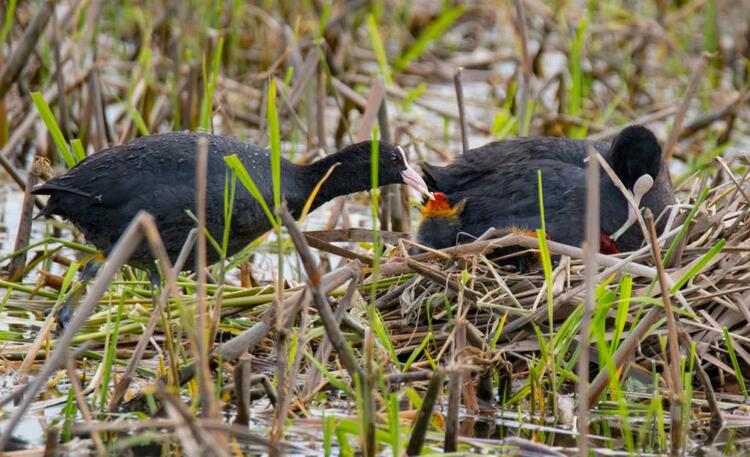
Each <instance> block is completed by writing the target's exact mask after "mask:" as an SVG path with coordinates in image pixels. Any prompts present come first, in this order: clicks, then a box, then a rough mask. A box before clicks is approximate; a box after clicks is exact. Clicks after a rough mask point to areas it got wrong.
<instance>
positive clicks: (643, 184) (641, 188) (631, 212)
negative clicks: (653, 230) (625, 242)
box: [610, 174, 654, 240]
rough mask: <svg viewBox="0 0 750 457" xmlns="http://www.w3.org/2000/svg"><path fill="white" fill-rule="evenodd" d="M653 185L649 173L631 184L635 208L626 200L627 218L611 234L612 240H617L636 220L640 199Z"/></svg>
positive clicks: (652, 179)
mask: <svg viewBox="0 0 750 457" xmlns="http://www.w3.org/2000/svg"><path fill="white" fill-rule="evenodd" d="M652 187H654V178H652V177H651V175H649V174H645V175H642V176H641V177H640V178H638V180H637V181H636V182H635V184H634V185H633V200H635V204H636V206H637V207H636V208H633V205H631V204H630V202H628V220H627V221H625V223H624V224H623V225H622V227H620V228H619V230H617V231H616V232H615V233H614V234H613V235H611V236H610V238H612V239H613V240H617V239H618V238H619V237H620V236H622V234H623V233H625V232H626V231H627V230H628V229H629V228H630V227H631V226H632V225H633V224H635V221H637V220H638V212H639V211H640V206H641V199H642V198H643V196H644V195H646V194H647V193H648V191H649V190H651V188H652Z"/></svg>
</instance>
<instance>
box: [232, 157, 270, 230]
mask: <svg viewBox="0 0 750 457" xmlns="http://www.w3.org/2000/svg"><path fill="white" fill-rule="evenodd" d="M224 162H225V163H226V164H227V166H228V167H229V169H230V170H232V173H234V175H235V176H237V179H239V180H240V183H242V185H243V186H245V188H246V189H247V191H248V192H250V195H252V196H253V198H255V199H256V200H257V201H258V203H259V204H260V206H261V208H263V212H264V213H266V217H267V218H268V221H269V222H271V225H273V226H276V225H277V221H276V218H275V217H274V215H273V213H272V212H271V209H270V208H269V207H268V204H267V203H266V199H265V198H263V194H262V193H261V192H260V189H258V186H257V185H256V184H255V181H253V178H252V177H250V174H249V173H248V172H247V169H246V168H245V166H244V165H243V164H242V161H241V160H240V159H239V157H237V154H232V155H230V156H227V157H224Z"/></svg>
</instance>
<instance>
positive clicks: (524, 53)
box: [513, 0, 531, 136]
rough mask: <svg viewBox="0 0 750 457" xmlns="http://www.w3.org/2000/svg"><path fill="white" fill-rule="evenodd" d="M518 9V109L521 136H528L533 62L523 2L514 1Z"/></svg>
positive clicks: (519, 0)
mask: <svg viewBox="0 0 750 457" xmlns="http://www.w3.org/2000/svg"><path fill="white" fill-rule="evenodd" d="M513 3H514V5H515V7H516V23H517V26H518V35H519V38H520V40H519V41H520V42H521V99H520V106H519V107H518V118H519V119H520V120H521V125H520V126H519V129H518V131H519V134H520V135H521V136H526V135H528V133H529V125H528V122H527V120H526V116H527V113H526V111H527V110H528V108H529V106H528V105H529V84H530V81H531V62H530V59H529V44H528V41H529V40H528V34H527V32H526V14H525V13H524V8H523V2H522V1H521V0H514V2H513Z"/></svg>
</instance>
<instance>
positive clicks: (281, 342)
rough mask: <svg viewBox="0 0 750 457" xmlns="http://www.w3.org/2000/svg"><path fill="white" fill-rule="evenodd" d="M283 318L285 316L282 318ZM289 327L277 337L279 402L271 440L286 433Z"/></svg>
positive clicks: (275, 441) (284, 328)
mask: <svg viewBox="0 0 750 457" xmlns="http://www.w3.org/2000/svg"><path fill="white" fill-rule="evenodd" d="M281 319H282V320H283V317H282V318H281ZM288 340H289V329H287V328H286V326H284V327H281V328H280V329H279V330H278V335H277V337H276V358H277V360H276V382H277V385H278V389H277V390H276V393H277V395H278V400H279V401H278V402H276V405H274V415H273V424H272V426H271V433H270V435H271V441H273V442H274V443H278V442H279V441H281V438H282V436H283V434H284V425H285V422H286V415H287V406H288V405H289V382H290V380H289V378H290V373H289V342H288Z"/></svg>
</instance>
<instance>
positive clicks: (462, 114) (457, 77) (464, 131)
mask: <svg viewBox="0 0 750 457" xmlns="http://www.w3.org/2000/svg"><path fill="white" fill-rule="evenodd" d="M463 71H464V69H463V67H458V68H456V71H455V73H453V86H454V87H455V88H456V102H457V103H458V119H459V125H460V127H461V152H462V153H464V154H466V151H468V150H469V132H468V130H469V126H468V124H467V121H466V105H465V103H464V85H463V82H462V81H461V75H462V74H463Z"/></svg>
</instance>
